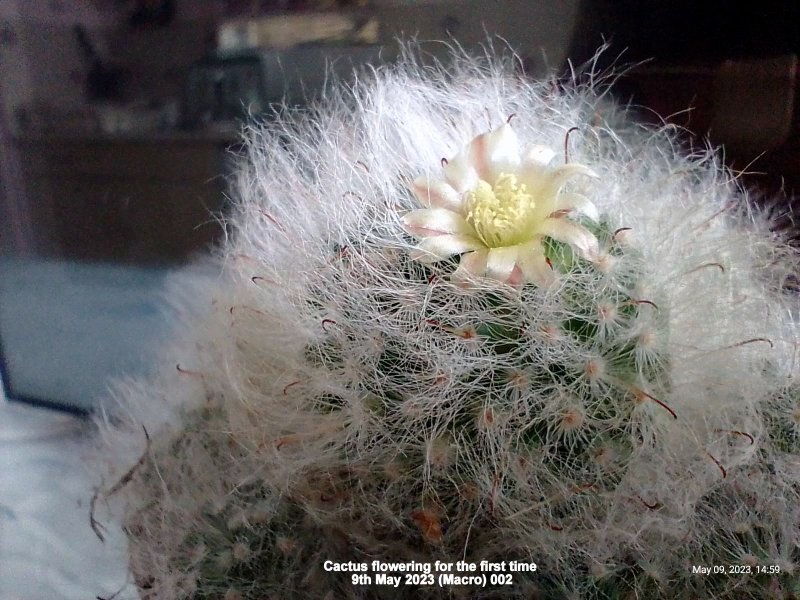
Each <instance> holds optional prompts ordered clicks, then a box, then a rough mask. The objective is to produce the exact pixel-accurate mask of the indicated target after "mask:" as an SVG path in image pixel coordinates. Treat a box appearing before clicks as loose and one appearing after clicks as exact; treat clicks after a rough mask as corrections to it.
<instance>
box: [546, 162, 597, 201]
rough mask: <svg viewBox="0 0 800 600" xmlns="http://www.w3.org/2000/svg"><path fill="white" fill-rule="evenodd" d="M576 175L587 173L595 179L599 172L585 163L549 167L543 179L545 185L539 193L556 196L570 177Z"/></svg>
mask: <svg viewBox="0 0 800 600" xmlns="http://www.w3.org/2000/svg"><path fill="white" fill-rule="evenodd" d="M576 175H586V176H587V177H592V178H594V179H596V178H597V177H598V175H597V173H595V172H594V171H592V170H591V169H590V168H589V167H586V166H584V165H579V164H577V163H576V164H569V165H561V166H560V167H556V168H555V169H549V172H548V173H547V175H546V176H545V178H544V180H543V183H544V185H543V186H542V187H541V188H540V190H539V193H540V194H542V195H545V196H555V195H556V194H557V193H558V190H560V189H561V186H562V185H564V183H566V181H567V180H568V179H571V178H572V177H575V176H576Z"/></svg>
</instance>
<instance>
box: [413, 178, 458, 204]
mask: <svg viewBox="0 0 800 600" xmlns="http://www.w3.org/2000/svg"><path fill="white" fill-rule="evenodd" d="M412 188H413V190H414V195H415V196H416V197H417V199H418V200H419V201H420V202H421V203H422V205H423V206H429V207H440V208H448V209H450V210H455V211H457V210H459V209H460V208H461V194H459V193H458V192H457V191H456V190H455V189H453V186H451V185H450V184H448V183H447V182H445V181H441V180H439V179H432V178H431V177H428V176H422V177H417V178H416V179H415V180H414V182H413V185H412Z"/></svg>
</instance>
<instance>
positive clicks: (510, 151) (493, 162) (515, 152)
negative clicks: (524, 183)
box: [469, 123, 520, 182]
mask: <svg viewBox="0 0 800 600" xmlns="http://www.w3.org/2000/svg"><path fill="white" fill-rule="evenodd" d="M469 156H470V158H471V160H472V164H473V165H474V167H475V170H476V171H477V172H478V176H479V177H480V178H481V179H483V180H484V181H489V182H493V181H494V179H495V178H496V177H497V175H498V174H499V173H507V172H509V171H513V170H516V169H517V167H518V166H519V163H520V159H519V139H518V138H517V134H516V133H515V132H514V130H513V129H512V128H511V125H509V124H508V123H504V124H503V125H502V126H501V127H498V128H497V129H495V130H493V131H489V132H487V133H484V134H481V135H479V136H478V137H476V138H475V139H474V140H472V142H470V144H469Z"/></svg>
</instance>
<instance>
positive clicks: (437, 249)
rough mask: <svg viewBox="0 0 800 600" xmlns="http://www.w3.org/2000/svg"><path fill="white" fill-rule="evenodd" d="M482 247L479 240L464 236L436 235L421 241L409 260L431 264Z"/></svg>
mask: <svg viewBox="0 0 800 600" xmlns="http://www.w3.org/2000/svg"><path fill="white" fill-rule="evenodd" d="M484 247H485V246H484V245H483V243H482V242H481V241H480V240H477V239H475V238H473V237H469V236H466V235H437V236H434V237H429V238H425V239H424V240H422V241H421V242H420V243H419V244H418V245H417V247H416V248H415V249H414V252H412V253H411V258H412V259H413V260H418V261H420V262H424V263H432V262H436V261H438V260H444V259H446V258H450V257H451V256H453V255H454V254H461V253H462V252H469V251H471V250H479V249H481V248H484Z"/></svg>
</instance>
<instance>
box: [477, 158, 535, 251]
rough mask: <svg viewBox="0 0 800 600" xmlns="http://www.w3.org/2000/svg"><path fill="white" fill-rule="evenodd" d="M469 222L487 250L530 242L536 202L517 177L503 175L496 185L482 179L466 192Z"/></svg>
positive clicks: (498, 177)
mask: <svg viewBox="0 0 800 600" xmlns="http://www.w3.org/2000/svg"><path fill="white" fill-rule="evenodd" d="M464 208H465V212H466V219H467V222H468V223H469V224H470V225H472V227H473V229H475V233H477V235H478V237H479V238H480V239H481V241H482V242H483V243H484V244H486V246H487V247H488V248H501V247H504V246H515V245H517V244H521V243H523V242H526V241H529V240H530V239H531V237H532V234H533V232H534V231H535V229H536V227H535V226H536V221H537V218H536V211H535V210H534V209H535V208H536V202H535V201H534V199H533V195H532V194H531V193H530V192H529V191H528V188H527V186H526V185H525V184H524V183H518V182H517V177H516V175H512V174H509V173H500V175H498V176H497V180H496V181H495V183H494V185H490V184H489V183H488V182H486V181H484V180H483V179H480V180H478V185H477V186H475V188H474V189H472V190H470V191H469V192H467V197H466V200H465V202H464Z"/></svg>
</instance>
